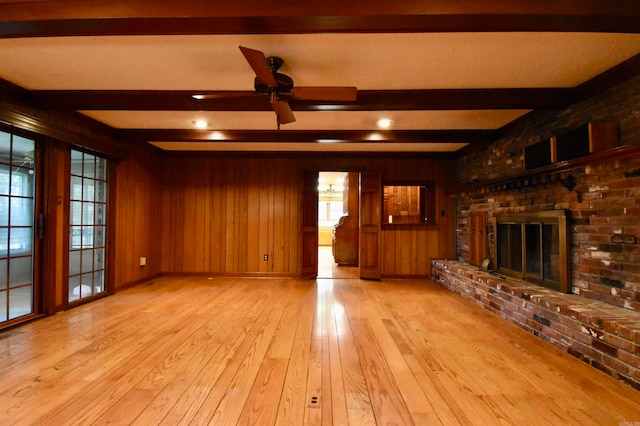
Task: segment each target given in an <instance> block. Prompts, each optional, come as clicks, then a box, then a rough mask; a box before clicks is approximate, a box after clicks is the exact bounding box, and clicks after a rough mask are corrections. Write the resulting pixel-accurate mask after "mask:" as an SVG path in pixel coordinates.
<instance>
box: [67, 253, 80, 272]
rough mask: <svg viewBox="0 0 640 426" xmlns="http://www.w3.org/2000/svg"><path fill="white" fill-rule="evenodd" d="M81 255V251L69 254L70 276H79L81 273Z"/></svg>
mask: <svg viewBox="0 0 640 426" xmlns="http://www.w3.org/2000/svg"><path fill="white" fill-rule="evenodd" d="M81 253H82V252H81V251H79V250H72V251H70V252H69V275H78V274H79V273H80V270H81V269H80V267H81V264H80V261H81Z"/></svg>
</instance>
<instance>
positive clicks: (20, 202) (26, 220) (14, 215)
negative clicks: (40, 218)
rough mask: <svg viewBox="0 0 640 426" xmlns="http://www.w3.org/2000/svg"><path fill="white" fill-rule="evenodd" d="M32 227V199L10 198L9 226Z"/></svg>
mask: <svg viewBox="0 0 640 426" xmlns="http://www.w3.org/2000/svg"><path fill="white" fill-rule="evenodd" d="M31 225H33V199H32V198H17V197H12V198H11V226H31Z"/></svg>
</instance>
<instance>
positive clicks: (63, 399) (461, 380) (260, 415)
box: [0, 277, 640, 426]
mask: <svg viewBox="0 0 640 426" xmlns="http://www.w3.org/2000/svg"><path fill="white" fill-rule="evenodd" d="M0 360H1V362H0V383H1V384H2V386H1V389H0V424H1V425H13V424H38V425H62V424H73V425H76V424H107V423H109V424H136V425H145V426H147V425H156V424H167V425H177V424H185V425H186V424H188V425H200V424H208V423H211V424H228V425H235V424H246V425H271V424H279V425H280V424H282V425H284V424H290V425H304V424H310V425H315V424H324V425H330V424H333V425H367V424H371V425H373V424H380V425H382V424H395V425H409V424H426V425H430V424H436V425H439V424H442V425H455V424H463V425H491V424H513V425H527V424H530V425H545V424H549V425H590V424H592V425H620V424H623V423H621V422H640V392H638V391H636V390H634V389H632V388H631V387H629V386H627V385H625V384H622V383H620V382H618V381H616V380H614V379H613V378H611V377H609V376H607V375H605V374H603V373H601V372H600V371H598V370H596V369H594V368H592V367H589V366H587V365H586V364H584V363H582V362H581V361H579V360H577V359H575V358H573V357H571V356H569V355H567V354H565V353H564V352H562V351H560V350H557V349H556V348H554V347H552V346H550V345H548V344H546V343H544V342H542V341H541V340H539V339H538V338H536V337H534V336H532V335H529V334H527V333H526V332H524V331H523V330H520V329H518V328H516V327H515V326H513V325H510V324H509V323H507V322H505V321H504V320H502V319H500V318H498V317H497V316H495V315H493V314H492V313H490V312H488V311H486V310H483V309H482V308H480V307H478V306H476V305H474V304H473V303H471V302H469V301H466V300H464V299H462V298H460V297H459V296H457V295H455V294H453V293H450V292H448V291H446V290H444V289H442V288H441V287H440V286H439V285H437V284H435V283H431V282H427V281H424V280H390V281H380V282H376V281H362V280H359V279H319V280H307V281H298V280H276V279H226V278H213V279H208V278H207V277H179V278H176V277H163V278H158V279H156V280H154V281H151V282H149V283H147V284H143V285H139V286H137V287H134V288H131V289H129V290H126V291H122V292H120V293H118V294H116V295H114V296H110V297H107V298H105V299H101V300H98V301H96V302H93V303H91V304H88V305H84V306H81V307H78V308H75V309H72V310H70V311H67V312H63V313H60V314H58V315H55V316H53V317H49V318H44V319H42V320H38V321H36V322H33V323H31V324H27V325H24V326H22V327H20V328H16V329H13V330H9V331H7V332H5V333H3V334H0Z"/></svg>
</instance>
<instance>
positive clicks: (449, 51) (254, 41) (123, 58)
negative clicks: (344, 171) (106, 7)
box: [0, 32, 640, 152]
mask: <svg viewBox="0 0 640 426" xmlns="http://www.w3.org/2000/svg"><path fill="white" fill-rule="evenodd" d="M240 45H243V46H247V47H251V48H253V49H257V50H261V51H263V52H264V53H265V54H266V55H267V56H270V55H275V56H280V57H282V58H283V59H284V61H285V62H284V65H283V67H282V68H281V69H280V72H282V73H284V74H287V75H289V76H290V77H291V78H293V80H294V82H295V85H296V86H356V87H357V88H358V89H359V90H407V89H476V88H477V89H483V88H492V89H495V88H573V87H576V86H579V85H580V84H582V83H584V82H586V81H588V80H590V79H592V78H594V77H596V76H597V75H599V74H601V73H603V72H604V71H606V70H608V69H610V68H612V67H614V66H616V65H618V64H620V63H621V62H623V61H625V60H627V59H629V58H632V57H633V56H635V55H638V54H640V34H613V33H584V32H580V33H559V32H554V33H551V32H530V33H528V32H500V33H497V32H484V33H471V32H464V33H401V34H394V33H374V34H357V33H356V34H263V35H242V34H241V35H188V36H187V35H174V36H90V37H89V36H81V37H44V38H4V39H0V64H2V65H1V66H0V78H2V79H4V80H7V81H9V82H12V83H14V84H16V85H18V86H21V87H23V88H25V89H28V90H152V91H155V90H158V91H161V90H162V91H164V90H188V91H193V92H194V94H195V93H198V92H200V91H220V90H240V91H250V90H253V78H254V76H255V75H254V73H253V71H252V69H251V68H250V66H249V65H248V63H247V62H246V60H245V59H244V57H243V56H242V54H241V52H240V51H239V49H238V46H240ZM529 111H530V110H529V109H514V110H510V109H505V110H486V109H481V110H455V111H442V110H435V111H411V110H408V111H401V110H393V111H385V110H380V111H294V113H295V116H296V119H297V121H296V122H295V123H291V124H287V125H283V126H282V130H281V131H283V132H286V131H288V130H302V131H304V130H365V131H371V132H372V136H371V139H373V140H375V137H376V136H375V132H376V130H377V127H376V122H377V120H378V119H380V118H390V119H392V120H393V124H392V130H471V129H474V130H477V129H485V130H492V129H499V128H501V127H502V126H504V125H506V124H508V123H510V122H512V121H513V120H515V119H517V118H519V117H521V116H522V115H524V114H526V113H528V112H529ZM82 113H83V114H85V115H87V116H89V117H91V118H93V119H95V120H98V121H100V122H102V123H104V124H107V125H109V126H111V127H113V128H116V129H192V128H194V122H195V121H196V120H198V119H204V120H206V122H207V123H208V128H207V130H212V131H213V130H215V131H216V132H215V135H214V132H211V134H212V138H211V142H208V141H201V142H197V143H194V142H183V141H178V140H176V141H166V140H163V141H149V142H152V143H153V144H154V145H156V146H158V147H161V148H163V149H167V150H174V149H178V150H261V149H263V148H264V147H265V144H253V145H249V144H247V143H243V142H233V143H231V142H228V143H223V142H220V140H221V138H222V139H223V138H224V131H225V130H274V129H275V127H276V120H275V114H273V113H272V112H270V111H131V110H126V109H125V110H91V111H82ZM249 142H250V141H249ZM314 145H315V146H314ZM317 145H318V144H313V143H307V144H300V145H299V146H297V147H296V148H293V149H292V145H291V144H283V146H282V147H280V148H278V145H277V144H269V147H268V149H269V150H280V149H281V150H292V151H297V150H314V151H317V150H325V149H326V150H336V151H340V150H346V151H349V150H369V151H377V150H380V151H389V150H392V149H391V148H390V147H389V146H386V148H385V144H384V143H380V144H378V145H379V146H377V145H370V146H365V145H363V144H362V143H359V144H353V143H352V144H346V143H345V144H333V146H332V147H331V148H327V146H329V145H331V144H326V145H322V146H321V147H318V146H317ZM386 145H388V144H386ZM405 145H406V146H402V145H398V146H396V148H395V150H396V151H410V152H415V151H455V150H457V149H459V148H461V147H462V146H464V145H465V144H464V143H458V144H456V143H453V144H443V143H437V141H436V142H435V143H434V142H430V143H422V144H405Z"/></svg>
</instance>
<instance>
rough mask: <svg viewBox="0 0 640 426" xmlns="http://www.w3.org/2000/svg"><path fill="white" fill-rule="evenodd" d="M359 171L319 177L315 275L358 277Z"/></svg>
mask: <svg viewBox="0 0 640 426" xmlns="http://www.w3.org/2000/svg"><path fill="white" fill-rule="evenodd" d="M358 178H359V176H358V173H349V172H342V171H338V172H335V171H333V172H320V173H319V176H318V278H358V277H359V270H358V239H359V226H358V223H359V222H358V221H359V214H358V192H359V191H358Z"/></svg>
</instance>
